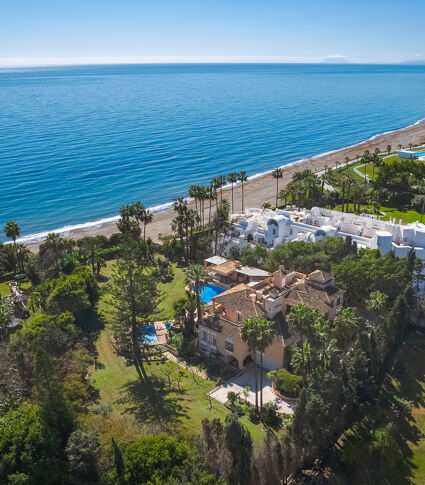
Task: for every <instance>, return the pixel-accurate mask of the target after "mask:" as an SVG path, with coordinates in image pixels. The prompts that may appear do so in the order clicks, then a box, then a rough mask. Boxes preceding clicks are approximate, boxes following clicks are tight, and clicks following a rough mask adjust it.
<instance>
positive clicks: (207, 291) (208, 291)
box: [201, 285, 226, 303]
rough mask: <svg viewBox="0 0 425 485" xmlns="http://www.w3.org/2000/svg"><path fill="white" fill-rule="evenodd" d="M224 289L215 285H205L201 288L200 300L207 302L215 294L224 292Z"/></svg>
mask: <svg viewBox="0 0 425 485" xmlns="http://www.w3.org/2000/svg"><path fill="white" fill-rule="evenodd" d="M225 291H226V290H223V288H219V287H218V286H215V285H208V286H205V288H203V289H202V290H201V301H203V302H204V303H209V302H210V301H211V300H212V299H213V298H214V297H215V296H217V295H220V293H224V292H225Z"/></svg>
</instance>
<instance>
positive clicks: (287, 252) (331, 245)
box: [265, 236, 357, 273]
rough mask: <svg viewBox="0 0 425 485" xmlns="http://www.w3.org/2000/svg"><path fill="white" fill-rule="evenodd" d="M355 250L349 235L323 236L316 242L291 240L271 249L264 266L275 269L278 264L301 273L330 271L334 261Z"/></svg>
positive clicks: (353, 252) (270, 269)
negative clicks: (345, 236) (342, 236)
mask: <svg viewBox="0 0 425 485" xmlns="http://www.w3.org/2000/svg"><path fill="white" fill-rule="evenodd" d="M356 251H357V247H356V245H355V244H353V243H352V241H351V237H349V236H348V237H347V238H346V239H342V238H334V237H324V238H323V239H321V240H320V241H318V242H316V243H307V242H304V241H293V242H290V243H288V244H284V245H282V246H279V247H277V248H276V249H273V250H272V251H271V252H270V254H269V256H268V258H267V259H266V262H265V267H266V268H267V269H268V270H269V271H275V270H277V269H278V267H279V266H280V265H283V266H284V267H285V268H286V269H289V270H294V271H300V272H302V273H311V272H312V271H315V270H316V269H321V270H323V271H330V270H331V267H332V265H333V264H334V263H336V262H339V261H341V259H342V258H344V257H345V256H348V255H350V254H355V253H356Z"/></svg>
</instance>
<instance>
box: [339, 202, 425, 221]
mask: <svg viewBox="0 0 425 485" xmlns="http://www.w3.org/2000/svg"><path fill="white" fill-rule="evenodd" d="M348 207H349V211H350V212H352V213H354V214H360V213H359V212H357V211H354V205H353V204H349V206H348ZM360 208H361V210H365V209H368V210H370V211H372V212H370V213H373V210H374V209H373V207H372V206H371V205H361V206H360ZM335 210H339V211H340V210H341V205H337V206H335ZM379 212H380V213H379V214H378V213H375V214H376V215H378V216H380V217H381V220H384V221H388V220H389V219H390V218H394V217H395V218H396V220H397V223H398V222H399V219H401V220H402V222H403V223H404V224H407V223H409V222H415V221H420V220H421V215H420V214H419V212H416V211H413V210H405V211H403V210H401V209H398V208H396V207H385V206H381V207H380V209H379ZM381 213H385V215H382V214H381ZM424 219H425V217H424Z"/></svg>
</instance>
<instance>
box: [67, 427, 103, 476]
mask: <svg viewBox="0 0 425 485" xmlns="http://www.w3.org/2000/svg"><path fill="white" fill-rule="evenodd" d="M65 452H66V456H67V458H68V480H69V483H70V484H71V485H94V484H95V483H97V481H98V478H99V477H98V471H97V458H98V455H99V442H98V438H97V435H96V434H94V433H84V432H83V431H80V430H77V431H74V432H73V433H72V434H71V436H70V437H69V439H68V443H67V445H66V449H65Z"/></svg>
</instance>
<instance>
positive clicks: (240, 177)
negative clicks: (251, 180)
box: [238, 170, 248, 212]
mask: <svg viewBox="0 0 425 485" xmlns="http://www.w3.org/2000/svg"><path fill="white" fill-rule="evenodd" d="M238 180H239V182H240V183H241V184H242V212H243V211H244V200H243V197H244V195H243V184H244V182H246V181H247V180H248V177H247V176H246V172H245V171H243V170H242V172H240V173H239V175H238Z"/></svg>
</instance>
